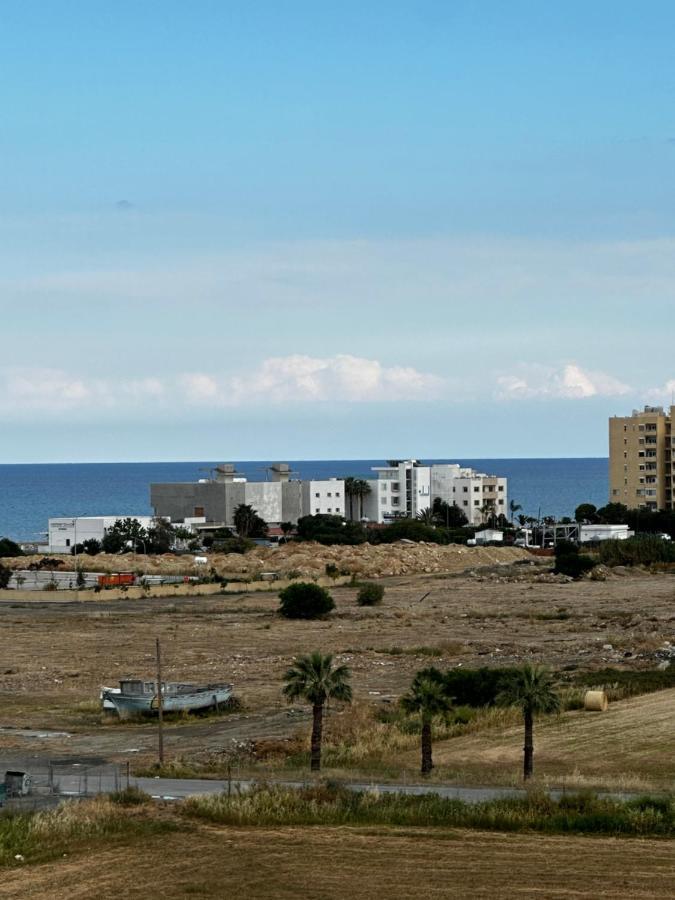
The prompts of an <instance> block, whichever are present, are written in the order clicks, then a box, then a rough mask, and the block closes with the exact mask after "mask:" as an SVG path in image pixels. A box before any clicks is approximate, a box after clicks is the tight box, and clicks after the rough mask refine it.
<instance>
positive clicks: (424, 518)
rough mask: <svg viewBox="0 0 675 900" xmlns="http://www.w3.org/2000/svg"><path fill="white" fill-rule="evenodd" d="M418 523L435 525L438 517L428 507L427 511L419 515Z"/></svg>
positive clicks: (424, 510) (422, 511)
mask: <svg viewBox="0 0 675 900" xmlns="http://www.w3.org/2000/svg"><path fill="white" fill-rule="evenodd" d="M417 521H418V522H423V523H424V524H425V525H435V524H436V522H437V515H436V513H435V512H434V511H433V510H432V509H431V507H430V506H427V508H426V509H423V510H421V511H420V512H418V513H417Z"/></svg>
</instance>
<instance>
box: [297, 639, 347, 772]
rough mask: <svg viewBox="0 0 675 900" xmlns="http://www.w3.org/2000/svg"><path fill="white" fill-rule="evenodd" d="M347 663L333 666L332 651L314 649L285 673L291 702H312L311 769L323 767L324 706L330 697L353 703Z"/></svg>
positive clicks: (300, 657)
mask: <svg viewBox="0 0 675 900" xmlns="http://www.w3.org/2000/svg"><path fill="white" fill-rule="evenodd" d="M349 679H350V672H349V669H348V668H347V666H335V667H334V666H333V657H332V655H331V654H330V653H328V654H326V656H322V654H321V653H318V652H316V651H315V652H314V653H310V654H309V655H307V656H299V657H298V658H297V659H296V661H295V664H294V665H293V666H291V668H290V669H288V671H287V672H286V674H285V675H284V682H285V684H284V688H283V693H284V696H285V697H286V699H287V700H288V702H289V703H292V702H293V701H294V700H306V701H307V702H308V703H311V704H312V743H311V761H310V769H311V771H312V772H318V771H319V770H320V769H321V739H322V736H323V708H324V706H325V704H326V703H327V702H328V701H329V700H338V701H339V702H341V703H351V700H352V688H351V685H350V683H349Z"/></svg>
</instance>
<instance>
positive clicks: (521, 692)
mask: <svg viewBox="0 0 675 900" xmlns="http://www.w3.org/2000/svg"><path fill="white" fill-rule="evenodd" d="M497 702H498V703H499V704H500V705H501V706H518V707H520V709H521V710H522V712H523V719H524V722H525V744H524V746H523V778H524V779H525V781H527V780H528V779H529V778H531V777H532V773H533V772H534V740H533V731H534V717H535V715H537V714H538V713H552V712H559V710H560V697H559V696H558V694H557V693H556V692H555V690H554V688H553V680H552V677H551V673H550V672H549V670H548V669H547V668H546V667H545V666H538V665H533V664H531V663H525V664H524V665H523V666H522V667H521V668H520V669H518V670H517V671H516V672H515V673H514V674H513V675H512V676H511V678H510V679H509V680H508V681H507V682H506V683H505V685H504V687H503V689H502V690H501V691H500V693H499V694H498V696H497Z"/></svg>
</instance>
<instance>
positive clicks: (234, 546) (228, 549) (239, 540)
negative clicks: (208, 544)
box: [213, 537, 257, 553]
mask: <svg viewBox="0 0 675 900" xmlns="http://www.w3.org/2000/svg"><path fill="white" fill-rule="evenodd" d="M256 546H257V545H256V543H255V541H251V540H249V539H248V538H243V537H231V538H228V539H227V540H225V541H219V542H218V543H217V544H215V545H214V548H213V549H214V550H217V551H218V552H219V553H248V552H249V550H255V548H256Z"/></svg>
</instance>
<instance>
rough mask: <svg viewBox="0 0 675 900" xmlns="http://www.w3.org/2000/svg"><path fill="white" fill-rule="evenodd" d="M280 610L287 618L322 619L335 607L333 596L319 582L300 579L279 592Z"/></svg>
mask: <svg viewBox="0 0 675 900" xmlns="http://www.w3.org/2000/svg"><path fill="white" fill-rule="evenodd" d="M279 601H280V605H279V612H280V613H281V615H282V616H285V617H286V618H287V619H322V618H323V617H324V616H327V615H328V613H329V612H331V611H332V610H333V609H335V603H334V602H333V598H332V597H331V595H330V594H329V593H328V591H327V590H326V589H325V588H322V587H319V585H318V584H311V583H310V582H306V581H298V582H296V584H289V586H288V587H287V588H284V589H283V591H280V592H279Z"/></svg>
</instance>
